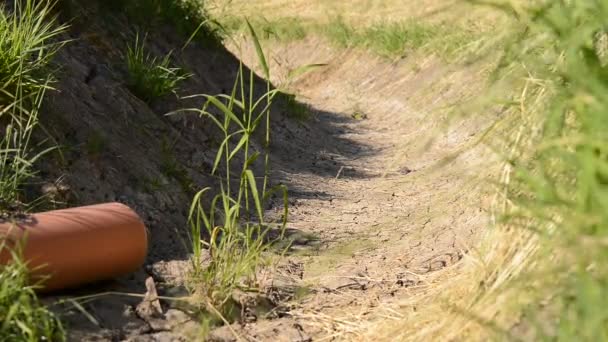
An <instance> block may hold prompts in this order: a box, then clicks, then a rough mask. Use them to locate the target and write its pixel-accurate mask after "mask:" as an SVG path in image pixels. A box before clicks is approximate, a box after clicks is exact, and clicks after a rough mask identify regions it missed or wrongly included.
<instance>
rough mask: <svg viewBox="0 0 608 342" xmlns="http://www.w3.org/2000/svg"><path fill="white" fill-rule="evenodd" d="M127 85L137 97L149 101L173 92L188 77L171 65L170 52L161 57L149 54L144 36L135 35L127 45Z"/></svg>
mask: <svg viewBox="0 0 608 342" xmlns="http://www.w3.org/2000/svg"><path fill="white" fill-rule="evenodd" d="M125 58H126V62H127V70H128V72H129V76H128V81H127V86H128V87H129V89H130V90H131V91H132V92H133V94H135V95H136V96H137V97H139V98H141V99H142V100H144V101H146V102H149V101H152V100H154V99H157V98H160V97H162V96H165V95H168V94H171V93H174V94H176V91H177V89H178V87H177V86H178V85H179V83H180V82H182V81H183V80H185V79H187V78H188V77H190V75H189V74H187V73H185V72H184V71H183V70H182V69H180V68H176V67H171V66H170V65H171V53H168V54H167V55H165V56H164V57H163V58H161V59H159V58H157V57H153V56H151V55H150V54H149V53H148V52H147V51H146V49H145V38H144V39H140V38H139V35H137V36H136V37H135V42H134V43H133V45H130V46H127V53H126V56H125Z"/></svg>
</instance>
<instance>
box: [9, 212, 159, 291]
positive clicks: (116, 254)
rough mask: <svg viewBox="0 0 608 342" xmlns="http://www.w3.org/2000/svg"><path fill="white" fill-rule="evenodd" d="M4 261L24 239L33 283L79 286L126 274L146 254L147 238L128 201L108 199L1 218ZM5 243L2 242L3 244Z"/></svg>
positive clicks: (53, 286)
mask: <svg viewBox="0 0 608 342" xmlns="http://www.w3.org/2000/svg"><path fill="white" fill-rule="evenodd" d="M0 239H5V242H6V243H4V244H2V243H1V241H0V246H2V245H4V246H5V248H4V249H2V250H0V263H1V264H6V263H8V262H10V260H11V259H12V254H11V251H10V250H9V248H15V247H16V246H19V244H20V243H22V245H21V246H22V249H21V251H22V255H23V258H24V260H26V261H27V263H28V268H29V270H30V272H31V274H30V279H31V280H32V282H34V283H36V282H41V285H42V288H41V290H43V291H52V290H58V289H63V288H68V287H74V286H77V285H81V284H84V283H89V282H93V281H97V280H102V279H108V278H113V277H116V276H119V275H123V274H127V273H129V272H132V271H134V270H136V269H137V268H139V267H140V266H141V265H142V264H143V262H144V259H145V257H146V253H147V249H148V238H147V233H146V227H145V226H144V224H143V222H142V221H141V219H140V218H139V216H138V215H137V214H136V213H135V212H134V211H133V210H131V209H130V208H129V207H127V206H126V205H123V204H120V203H106V204H98V205H92V206H86V207H79V208H71V209H64V210H55V211H49V212H45V213H39V214H33V215H28V216H26V217H23V218H17V219H12V220H6V221H4V222H0ZM0 248H1V247H0Z"/></svg>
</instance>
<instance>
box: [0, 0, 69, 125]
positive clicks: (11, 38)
mask: <svg viewBox="0 0 608 342" xmlns="http://www.w3.org/2000/svg"><path fill="white" fill-rule="evenodd" d="M53 5H54V2H52V1H33V0H25V1H20V0H15V1H14V2H13V8H12V11H10V12H9V10H7V8H6V7H5V6H3V5H1V4H0V115H2V116H4V114H5V112H7V111H9V110H10V107H11V105H21V101H25V100H26V99H31V98H32V97H35V96H36V94H37V93H38V92H39V91H40V90H41V89H43V88H47V87H48V85H49V82H48V80H49V73H48V72H47V71H45V69H46V67H47V65H48V63H49V61H50V60H51V58H52V57H53V55H54V54H55V52H57V50H58V49H59V48H60V47H61V46H62V45H63V43H64V42H63V41H59V40H56V39H55V38H56V37H57V36H58V35H59V34H61V33H62V32H63V31H64V30H65V28H66V27H65V26H59V25H56V22H55V18H54V17H53V16H52V9H53Z"/></svg>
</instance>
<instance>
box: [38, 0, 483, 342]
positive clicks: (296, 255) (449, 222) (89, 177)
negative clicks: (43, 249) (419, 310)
mask: <svg viewBox="0 0 608 342" xmlns="http://www.w3.org/2000/svg"><path fill="white" fill-rule="evenodd" d="M135 34H136V28H135V27H133V26H130V25H128V24H127V19H126V18H124V17H122V15H120V14H104V15H100V13H99V12H98V11H97V10H96V9H94V8H87V9H84V8H83V9H82V14H81V15H80V16H79V18H77V20H75V21H74V23H73V25H72V28H71V30H70V33H69V36H68V37H66V38H70V39H74V41H72V42H71V43H69V44H68V45H67V46H66V47H65V48H64V49H63V50H62V51H61V52H60V53H59V55H58V57H57V59H56V63H57V64H58V65H59V66H60V70H61V72H60V74H59V82H58V84H57V85H56V87H57V89H58V90H59V91H58V92H55V93H52V94H51V95H50V96H49V99H48V101H47V102H46V104H45V108H44V118H43V124H44V127H45V128H46V130H47V131H48V132H49V134H50V135H51V136H52V137H53V138H54V140H55V142H56V143H57V144H59V145H60V146H62V149H61V151H62V153H61V154H57V155H55V157H54V158H51V159H49V158H47V160H46V162H45V163H44V164H43V165H41V168H42V172H41V174H40V178H41V180H45V181H47V182H48V181H51V182H53V183H54V184H55V187H54V189H55V190H54V191H55V192H56V193H54V195H55V196H57V200H58V201H61V200H64V201H66V200H67V202H68V203H69V204H70V205H81V204H90V203H97V202H102V201H121V202H124V203H127V204H129V205H130V206H132V207H133V208H134V209H135V210H137V212H138V213H139V214H140V215H141V216H142V217H143V218H144V220H145V223H146V225H147V226H148V228H149V229H150V237H151V245H150V246H151V247H150V248H151V253H150V256H149V259H148V262H147V265H146V266H145V267H144V268H143V269H142V270H141V271H140V272H138V273H136V274H134V275H132V276H129V277H125V278H124V279H120V280H117V281H115V282H111V283H106V284H101V285H99V286H93V287H91V288H87V289H83V290H80V291H79V293H73V292H70V293H67V295H69V296H74V295H79V294H90V293H95V292H99V291H105V290H113V291H122V292H130V293H140V294H143V293H144V292H145V289H146V288H145V284H144V280H145V278H146V277H147V276H148V275H149V274H150V275H152V276H153V277H154V278H155V280H156V282H157V285H158V287H159V290H160V291H161V294H164V295H171V294H172V292H171V291H172V287H171V286H169V285H165V284H170V283H171V282H172V281H173V280H174V279H172V278H171V277H172V276H175V274H176V273H178V274H179V273H180V272H182V271H183V267H184V263H183V262H180V261H183V260H185V259H187V254H188V253H187V249H186V248H185V247H184V244H183V243H182V241H183V239H187V237H186V235H185V234H186V230H187V224H186V215H187V210H188V207H189V203H190V199H191V195H192V192H193V191H194V190H197V189H200V188H202V187H205V186H209V185H210V184H214V179H213V178H212V177H210V176H209V172H210V171H211V165H212V163H213V157H214V154H215V150H216V148H217V146H218V145H219V140H218V139H219V138H218V136H217V135H216V133H214V128H213V127H212V125H211V124H210V123H208V122H205V121H204V120H202V119H200V118H197V117H194V116H192V115H185V114H180V115H175V116H169V117H168V116H164V115H163V114H164V113H167V112H169V111H172V110H176V109H179V108H183V107H192V106H198V105H200V103H198V102H196V101H194V100H188V101H184V100H178V99H177V98H176V97H174V96H169V97H166V98H163V99H159V100H157V101H155V102H153V103H150V104H147V103H145V102H144V101H142V100H140V99H138V98H137V97H136V96H134V95H133V94H131V93H130V92H129V90H128V89H127V87H126V86H125V83H124V79H125V74H126V70H125V64H124V61H123V55H122V54H123V52H124V51H125V47H126V44H127V43H130V42H131V41H132V39H133V37H134V36H135ZM147 41H148V47H149V48H150V49H151V51H153V52H154V53H157V54H159V55H161V54H166V53H168V52H169V51H171V50H174V51H175V52H174V58H175V63H176V64H177V65H179V66H182V67H183V68H184V69H186V70H187V71H189V72H191V73H192V74H193V76H192V77H191V78H190V79H189V80H188V81H186V83H185V84H184V86H183V87H182V89H181V90H180V94H181V95H190V94H200V93H211V94H213V93H225V92H227V91H229V90H230V89H231V87H232V84H233V81H234V77H235V76H236V71H237V68H238V59H237V57H238V58H242V59H243V60H244V61H245V62H246V63H247V64H249V65H252V66H253V67H254V68H255V62H254V60H255V59H254V55H255V54H254V52H253V50H252V47H251V46H249V45H247V44H244V45H243V48H242V49H237V48H236V47H230V49H231V50H232V51H233V52H234V54H235V55H237V57H235V56H234V55H233V54H232V53H230V52H229V51H228V50H226V49H224V48H222V47H218V46H214V47H203V46H200V45H199V44H193V45H190V46H188V47H186V48H185V49H183V50H180V48H181V46H182V44H180V42H182V41H183V39H182V37H180V36H178V35H177V34H175V33H174V32H172V30H171V29H170V28H168V27H165V28H159V29H155V30H154V31H153V32H150V33H149V35H148V40H147ZM265 47H266V48H267V50H268V54H269V55H270V56H272V57H271V58H269V60H272V61H273V63H272V64H273V65H272V67H271V69H272V70H273V71H272V72H273V75H275V78H274V79H273V82H274V83H275V84H280V83H281V82H282V80H283V78H284V75H286V73H287V72H288V71H289V70H290V69H293V68H295V67H297V66H299V65H303V64H308V63H327V66H326V67H323V68H321V69H318V70H316V71H314V72H312V73H310V74H308V75H306V76H304V77H302V78H300V79H298V80H296V82H294V83H293V84H291V85H290V89H291V90H292V91H294V92H296V93H297V94H298V99H299V101H301V102H302V103H304V104H306V105H307V106H308V107H309V109H310V112H311V118H310V119H309V120H305V121H298V120H295V119H291V118H289V113H287V111H288V110H289V109H288V108H282V109H280V108H277V110H276V111H275V112H274V115H275V119H274V122H273V126H274V132H273V134H274V138H273V141H272V158H273V172H272V177H273V182H274V183H279V182H280V183H284V184H286V185H287V186H288V187H289V189H290V190H289V194H290V204H291V217H290V223H289V226H288V227H289V235H290V237H292V238H294V244H293V246H292V248H291V250H290V252H289V253H288V255H287V256H286V257H285V259H284V260H283V261H282V262H281V265H282V266H281V267H280V269H279V270H280V272H279V273H280V275H277V278H276V279H283V280H282V281H283V282H288V283H289V285H290V286H291V287H294V284H295V288H296V291H295V292H296V293H292V296H291V298H292V299H294V300H293V301H291V302H289V303H282V311H281V312H282V313H281V314H279V315H275V316H274V317H275V319H273V320H266V319H263V318H264V317H263V316H262V315H260V316H259V317H255V319H254V320H251V319H250V320H249V321H247V322H245V321H243V322H239V323H235V324H233V326H232V327H231V328H232V329H233V330H235V331H236V333H237V334H238V335H239V336H240V337H241V338H242V339H244V340H262V341H264V340H270V339H271V338H272V339H274V340H279V341H294V340H308V339H309V338H311V337H319V336H327V335H328V334H332V333H335V332H336V331H338V332H344V331H345V329H346V328H347V327H346V328H345V324H346V323H344V322H345V319H346V320H348V319H356V318H357V317H361V316H363V315H367V314H369V313H371V312H372V311H373V310H374V307H377V306H379V305H382V304H384V303H388V302H391V301H393V300H394V299H395V298H399V297H402V296H408V295H410V294H411V293H412V292H413V291H417V289H421V288H424V286H425V285H426V284H427V281H429V280H428V279H429V275H431V274H434V273H435V272H437V271H439V270H442V269H445V268H446V267H452V266H453V265H455V264H456V263H457V262H458V261H459V260H460V259H461V258H462V257H463V255H465V254H466V253H467V252H468V251H469V248H470V246H471V245H472V244H474V243H475V241H476V239H477V238H478V237H479V235H480V230H481V228H482V227H483V226H484V223H485V220H486V217H487V214H486V212H485V211H484V208H486V207H487V197H486V196H485V195H484V193H483V191H482V189H481V187H480V186H479V181H478V178H477V177H479V176H480V174H479V170H481V169H483V168H484V167H485V163H486V162H487V161H488V159H489V158H488V156H489V155H490V154H489V153H488V152H487V151H485V150H484V149H483V148H482V147H480V146H479V145H475V144H474V142H475V141H476V138H477V136H476V134H477V133H478V132H480V131H481V130H482V129H483V128H484V127H485V126H486V125H487V123H488V122H489V121H490V118H480V119H479V120H478V121H477V122H470V121H457V122H456V123H452V125H451V126H450V127H451V128H450V129H447V130H444V129H443V123H444V121H445V120H444V119H445V116H446V111H445V110H443V109H444V108H445V106H447V105H449V104H450V103H452V102H453V101H455V100H457V99H460V98H462V97H466V96H470V95H471V94H472V93H473V92H474V91H475V89H473V88H472V87H470V86H462V85H470V84H474V83H475V80H476V77H477V76H476V74H475V73H474V72H473V71H472V70H453V69H451V68H450V67H448V66H446V65H444V63H442V62H441V61H439V60H436V59H433V58H420V57H416V56H412V57H409V58H407V59H404V60H401V61H398V62H389V61H386V60H382V59H379V58H373V57H370V56H369V55H367V54H366V53H363V52H358V51H337V50H335V49H333V48H331V47H330V46H329V45H327V44H325V43H324V42H323V41H319V40H316V39H310V40H306V41H301V42H297V43H293V44H287V45H283V46H279V45H276V46H275V45H273V44H266V46H265ZM259 89H263V86H262V85H261V83H260V87H259ZM431 135H435V139H434V141H432V143H433V144H432V145H428V143H429V137H430V136H431ZM455 155H456V157H454V158H451V157H453V156H455ZM446 159H449V162H445V163H439V162H440V161H442V160H446ZM438 163H439V164H438ZM482 176H483V175H482ZM47 188H48V187H47ZM51 188H52V187H51ZM33 191H39V190H36V189H34V190H33ZM269 210H270V211H272V210H273V209H272V208H270V209H269ZM100 248H110V249H111V248H112V246H100ZM456 267H457V266H456ZM178 276H179V275H178ZM281 286H282V284H280V283H279V282H278V280H277V281H275V282H274V287H281ZM140 301H141V299H138V298H128V297H123V296H119V297H115V296H106V297H102V298H100V299H98V300H95V301H92V302H89V303H88V304H87V305H86V306H85V308H86V309H87V311H88V312H89V313H90V314H91V315H92V316H93V317H94V318H95V320H96V321H97V324H94V323H93V322H92V321H91V320H90V319H87V318H86V317H85V316H84V315H82V314H81V313H79V312H78V311H77V310H75V309H73V308H70V307H69V306H66V307H64V308H59V310H60V311H61V312H62V314H63V317H64V318H65V319H66V321H67V323H68V329H69V330H70V334H71V338H72V339H73V340H123V339H131V340H137V341H155V340H180V339H186V338H187V337H186V336H187V334H186V331H190V330H193V329H194V328H195V326H196V322H197V318H196V317H191V316H189V315H188V314H187V312H188V310H186V309H176V308H173V309H169V307H170V306H171V303H170V302H162V305H163V311H164V312H163V313H162V314H161V315H160V317H157V318H150V317H147V316H142V314H141V313H140V312H139V310H138V309H137V307H138V304H139V303H140ZM279 316H280V318H276V317H279ZM346 330H347V329H346ZM212 336H215V337H214V338H216V339H219V340H222V339H224V340H231V339H235V337H234V336H233V334H232V332H231V331H229V329H228V328H220V329H217V330H216V331H215V332H214V333H213V334H212Z"/></svg>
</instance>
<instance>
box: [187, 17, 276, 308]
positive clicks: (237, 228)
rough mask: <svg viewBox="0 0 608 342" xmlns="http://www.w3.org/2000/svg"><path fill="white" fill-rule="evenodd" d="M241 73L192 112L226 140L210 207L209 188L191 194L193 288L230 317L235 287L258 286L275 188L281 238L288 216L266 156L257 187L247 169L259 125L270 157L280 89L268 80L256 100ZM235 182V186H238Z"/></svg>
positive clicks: (217, 164)
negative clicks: (267, 208)
mask: <svg viewBox="0 0 608 342" xmlns="http://www.w3.org/2000/svg"><path fill="white" fill-rule="evenodd" d="M250 30H251V34H252V36H253V37H254V41H255V43H256V47H257V51H258V53H259V55H258V57H259V60H260V63H261V65H262V67H263V69H264V72H265V76H266V79H268V76H269V70H268V66H267V64H266V59H265V57H264V55H263V53H262V50H261V47H260V45H259V40H257V38H255V37H256V35H255V31H254V30H253V28H252V27H250ZM245 76H246V75H245V72H244V67H243V65H242V64H241V67H240V68H239V72H238V75H237V79H236V81H235V84H234V87H233V90H232V93H231V94H230V95H225V94H221V95H216V96H213V95H201V96H203V97H204V98H205V99H206V102H205V104H204V106H203V107H202V108H201V109H196V110H195V111H196V112H197V113H198V114H200V115H201V116H202V117H205V118H208V119H209V120H211V121H212V122H213V123H214V124H215V125H216V126H217V127H218V129H219V130H220V131H221V132H222V133H223V136H224V139H223V141H222V143H221V144H220V147H219V150H218V152H217V156H216V159H215V162H214V165H213V171H212V173H214V174H215V173H216V172H218V171H219V170H220V166H221V164H222V161H223V171H222V174H223V176H221V177H220V193H219V194H218V195H217V196H215V197H214V198H213V199H212V201H211V206H210V208H209V210H205V209H204V207H203V196H204V195H205V194H206V193H207V192H208V191H209V190H210V188H205V189H203V190H201V191H200V192H198V193H197V194H196V196H194V199H193V201H192V206H191V208H190V215H189V221H190V225H191V237H192V251H193V258H192V263H193V291H195V292H197V293H198V294H200V295H202V296H203V297H204V298H205V299H206V305H207V307H208V309H210V310H211V311H212V312H213V311H215V310H216V309H215V308H216V307H217V308H218V309H217V310H219V311H220V312H221V314H222V315H229V314H230V313H229V312H230V311H232V309H231V308H232V305H229V304H230V296H231V294H232V293H233V291H234V290H235V289H236V288H239V287H240V288H245V289H255V288H256V279H255V277H256V273H257V271H258V269H259V267H260V266H261V265H262V264H263V263H264V259H263V253H264V252H265V251H266V250H267V249H268V246H269V232H270V231H271V225H268V224H267V223H266V222H265V220H264V202H265V200H266V198H267V197H268V196H269V195H270V194H271V193H272V192H273V191H274V190H281V191H283V194H284V203H285V212H284V216H283V222H282V228H281V229H280V230H281V234H280V235H281V236H282V234H283V232H284V228H285V223H286V220H287V197H286V196H287V191H286V189H285V188H284V187H282V186H279V187H276V188H275V189H267V182H268V168H269V166H270V165H269V159H268V158H267V157H265V158H264V160H263V164H264V169H265V173H264V176H263V177H262V186H261V188H260V186H259V183H258V178H256V177H255V175H254V173H253V171H252V169H251V168H252V166H253V165H254V163H256V161H257V160H258V158H259V157H260V153H259V152H254V151H253V150H252V146H251V143H250V140H251V137H252V136H253V134H254V133H255V132H256V131H257V130H258V129H264V128H265V130H266V132H265V133H266V134H265V141H264V144H265V152H264V154H265V155H266V156H268V145H269V143H270V131H269V130H270V109H271V106H272V103H273V100H274V98H275V96H276V94H277V93H278V90H271V89H270V83H269V81H268V83H267V91H266V93H265V94H264V95H262V96H261V97H260V98H256V97H254V79H255V75H254V74H253V71H250V72H249V79H248V82H246V81H245ZM214 113H215V114H214ZM236 163H240V165H238V166H237V169H238V173H237V174H236V175H237V176H236V179H234V178H233V177H234V174H233V169H234V164H236ZM235 185H238V186H237V187H236V189H235V188H234V186H235ZM218 216H219V217H218ZM203 230H205V231H206V233H207V234H206V235H207V236H208V240H207V241H204V240H202V238H203ZM203 248H207V249H208V250H209V256H210V259H209V264H208V265H207V266H206V267H203V264H202V250H203Z"/></svg>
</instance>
